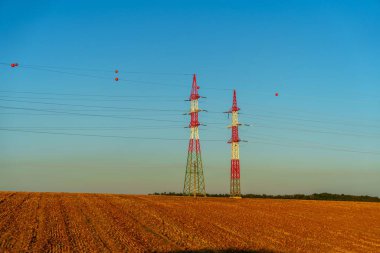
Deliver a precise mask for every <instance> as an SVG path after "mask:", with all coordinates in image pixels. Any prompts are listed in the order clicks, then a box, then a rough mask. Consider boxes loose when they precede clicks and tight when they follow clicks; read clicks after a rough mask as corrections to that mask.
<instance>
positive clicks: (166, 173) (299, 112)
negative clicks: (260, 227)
mask: <svg viewBox="0 0 380 253" xmlns="http://www.w3.org/2000/svg"><path fill="white" fill-rule="evenodd" d="M379 45H380V2H379V1H370V0H367V1H359V0H358V1H348V0H345V1H331V0H329V1H269V0H268V1H6V0H1V1H0V63H3V64H0V190H22V191H70V192H117V193H151V192H156V191H157V192H163V191H175V192H180V191H182V187H183V179H184V175H185V164H186V156H187V145H188V141H187V139H188V137H189V129H187V128H184V126H186V125H187V124H188V121H189V118H188V116H184V115H182V113H184V112H186V111H187V110H189V103H188V102H186V101H183V100H184V99H186V98H188V96H189V93H190V87H191V79H192V77H191V75H188V74H191V73H197V77H198V84H199V85H200V87H201V88H200V90H199V92H200V94H201V95H204V96H206V97H207V98H206V99H203V101H202V102H201V103H200V107H202V109H206V110H209V113H202V114H201V115H200V121H201V122H203V123H205V124H206V125H207V126H202V127H201V129H200V137H201V146H202V155H203V162H204V170H205V181H206V190H207V192H210V193H226V192H228V191H229V166H230V162H229V159H230V146H229V145H228V144H227V143H226V142H227V140H228V139H229V136H230V132H229V131H228V129H226V127H225V126H226V125H228V123H229V120H230V119H228V118H227V116H226V114H223V113H222V112H224V111H227V110H228V109H229V108H230V107H231V103H232V90H231V89H233V88H236V90H237V96H238V104H239V107H240V108H241V114H240V121H241V122H242V123H247V124H252V126H250V127H242V128H241V131H240V137H241V139H244V140H247V141H248V142H247V143H242V144H241V148H240V150H241V153H240V157H241V176H242V179H241V182H242V192H243V193H258V194H262V193H266V194H291V193H306V194H307V193H314V192H331V193H346V194H369V195H376V196H380V187H379V185H380V145H379V143H380V102H379V95H380V71H379V69H380V46H379ZM12 62H17V63H19V67H16V68H11V67H10V66H9V64H10V63H12ZM114 69H118V70H119V71H120V72H119V73H118V74H117V75H116V74H115V73H114V72H113V71H114ZM116 76H118V77H119V78H120V81H118V82H116V81H114V80H113V79H114V78H115V77H116ZM275 92H279V96H278V97H276V96H275V95H274V94H275ZM126 137H128V138H126ZM129 137H133V138H129ZM138 137H144V138H138ZM170 139H175V140H170Z"/></svg>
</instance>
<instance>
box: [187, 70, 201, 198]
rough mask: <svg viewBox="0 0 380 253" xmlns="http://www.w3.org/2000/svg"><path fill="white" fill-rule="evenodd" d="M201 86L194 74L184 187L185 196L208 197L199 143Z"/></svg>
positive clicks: (190, 99)
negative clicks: (199, 90)
mask: <svg viewBox="0 0 380 253" xmlns="http://www.w3.org/2000/svg"><path fill="white" fill-rule="evenodd" d="M198 89H199V86H198V85H197V78H196V76H195V74H194V76H193V84H192V87H191V94H190V98H189V101H190V112H189V113H187V114H189V115H190V124H189V128H190V140H189V149H188V154H187V165H186V174H185V183H184V185H183V194H184V195H193V196H194V197H196V196H206V187H205V180H204V176H203V164H202V156H201V146H200V143H199V131H198V127H199V125H200V124H199V121H198V112H200V111H202V110H200V109H199V107H198V99H199V98H201V96H199V94H198Z"/></svg>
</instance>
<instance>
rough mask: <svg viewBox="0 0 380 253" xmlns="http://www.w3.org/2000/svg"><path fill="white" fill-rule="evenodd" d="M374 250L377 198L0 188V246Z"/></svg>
mask: <svg viewBox="0 0 380 253" xmlns="http://www.w3.org/2000/svg"><path fill="white" fill-rule="evenodd" d="M228 249H230V250H231V249H241V250H252V251H259V252H261V251H264V252H266V251H269V252H271V251H273V252H278V251H280V252H380V204H379V203H358V202H330V201H304V200H266V199H240V200H239V199H228V198H198V199H193V198H190V197H171V196H145V195H111V194H70V193H16V192H0V252H70V251H76V252H126V251H128V252H152V251H158V252H167V251H184V250H199V251H201V250H220V251H223V250H228Z"/></svg>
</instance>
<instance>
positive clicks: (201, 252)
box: [170, 249, 275, 253]
mask: <svg viewBox="0 0 380 253" xmlns="http://www.w3.org/2000/svg"><path fill="white" fill-rule="evenodd" d="M207 252H213V253H234V252H238V253H239V252H240V253H275V251H272V250H266V249H259V250H243V249H223V250H217V249H201V250H177V251H170V253H207Z"/></svg>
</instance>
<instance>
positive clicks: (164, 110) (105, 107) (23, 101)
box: [0, 98, 183, 112]
mask: <svg viewBox="0 0 380 253" xmlns="http://www.w3.org/2000/svg"><path fill="white" fill-rule="evenodd" d="M0 100H1V101H9V102H18V103H32V104H44V105H60V106H75V107H91V108H103V109H118V110H141V111H162V112H182V111H183V110H175V109H155V108H137V107H115V106H98V105H81V104H65V103H53V102H39V101H28V100H14V99H2V98H0Z"/></svg>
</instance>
